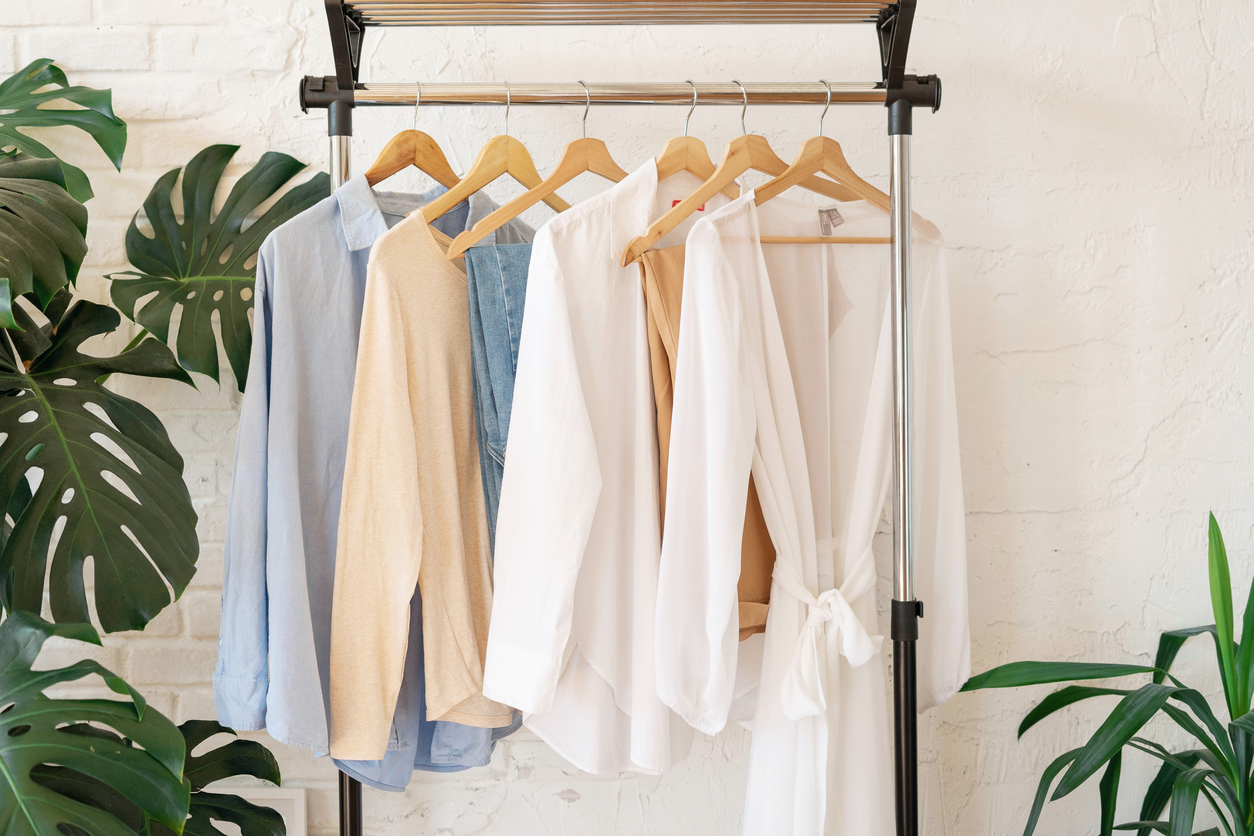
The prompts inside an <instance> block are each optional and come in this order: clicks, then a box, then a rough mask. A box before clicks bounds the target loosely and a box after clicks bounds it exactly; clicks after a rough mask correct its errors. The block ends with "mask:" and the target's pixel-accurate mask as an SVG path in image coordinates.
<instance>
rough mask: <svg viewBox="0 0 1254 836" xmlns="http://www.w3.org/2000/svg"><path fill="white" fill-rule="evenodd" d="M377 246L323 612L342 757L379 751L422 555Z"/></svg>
mask: <svg viewBox="0 0 1254 836" xmlns="http://www.w3.org/2000/svg"><path fill="white" fill-rule="evenodd" d="M378 250H379V247H378V246H376V249H375V252H374V253H372V256H371V262H370V266H369V268H368V270H367V278H366V297H365V303H364V309H363V311H362V322H361V337H360V342H359V344H358V353H357V374H356V378H355V380H354V383H353V393H352V398H353V403H352V413H351V417H350V419H349V431H348V432H349V435H348V456H347V460H346V462H345V467H344V489H343V494H342V497H341V504H340V527H339V541H338V545H337V548H336V563H335V592H334V598H333V600H332V609H331V756H332V757H335V758H339V759H343V760H378V759H380V758H382V757H383V755H384V752H385V751H386V750H387V743H388V736H389V733H390V730H391V726H392V717H393V714H394V713H395V710H396V700H397V696H398V694H399V692H400V687H401V679H402V677H403V676H404V671H405V654H406V651H407V644H408V639H409V617H410V613H409V602H410V599H411V598H412V596H413V594H414V588H415V586H416V584H417V583H418V568H419V565H420V563H421V560H422V544H423V515H422V508H421V507H420V505H419V496H418V452H417V449H418V448H417V441H416V436H415V428H414V423H413V412H412V410H411V407H410V399H409V384H408V372H407V363H406V346H405V331H404V324H403V321H402V319H401V313H400V312H401V310H402V309H401V306H400V304H399V301H398V300H397V298H396V293H395V290H394V287H393V284H392V282H391V281H390V279H389V277H388V275H387V274H386V272H385V271H384V270H382V269H380V268H379V266H378V262H377V260H376V259H375V257H374V256H375V255H377V254H378Z"/></svg>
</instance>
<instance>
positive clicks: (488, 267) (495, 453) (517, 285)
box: [466, 244, 531, 548]
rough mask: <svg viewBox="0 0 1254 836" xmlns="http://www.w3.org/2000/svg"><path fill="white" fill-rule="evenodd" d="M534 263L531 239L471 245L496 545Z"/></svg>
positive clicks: (483, 448)
mask: <svg viewBox="0 0 1254 836" xmlns="http://www.w3.org/2000/svg"><path fill="white" fill-rule="evenodd" d="M530 263H531V244H499V245H490V246H481V247H471V248H470V249H469V250H467V251H466V284H467V286H468V290H469V293H470V356H471V360H472V362H473V363H474V384H475V418H476V420H477V423H478V430H479V469H480V471H481V472H482V474H483V495H484V499H485V500H486V502H487V509H488V534H489V535H490V537H491V538H492V539H491V542H492V544H493V547H494V548H495V545H496V509H497V507H498V506H499V505H500V502H501V479H502V477H503V476H504V474H505V444H506V441H507V440H508V439H509V413H510V405H511V404H512V403H513V401H514V374H515V372H517V370H518V340H519V338H520V337H521V336H522V321H523V303H524V302H525V301H526V298H527V268H528V267H529V266H530Z"/></svg>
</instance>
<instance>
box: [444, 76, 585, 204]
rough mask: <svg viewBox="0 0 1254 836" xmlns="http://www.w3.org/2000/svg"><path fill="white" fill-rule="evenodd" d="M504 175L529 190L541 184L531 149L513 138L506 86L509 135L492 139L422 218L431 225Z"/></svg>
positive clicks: (548, 200) (553, 199) (549, 201)
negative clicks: (458, 180)
mask: <svg viewBox="0 0 1254 836" xmlns="http://www.w3.org/2000/svg"><path fill="white" fill-rule="evenodd" d="M503 174H508V175H509V176H510V177H513V178H514V179H515V180H517V181H518V182H519V183H521V184H522V185H524V186H526V187H527V188H528V189H534V188H535V187H536V186H538V185H540V182H541V179H540V172H538V171H536V164H535V163H534V162H533V161H532V159H531V153H530V152H529V151H527V147H526V146H525V145H523V144H522V143H521V142H519V141H518V140H516V139H514V138H513V137H512V136H510V135H509V85H506V86H505V133H504V134H502V135H501V136H497V137H493V138H492V139H489V140H488V142H487V144H486V145H484V146H483V149H482V150H481V151H480V152H479V156H478V157H476V158H475V162H474V165H472V166H471V167H470V171H467V172H466V176H465V177H463V178H462V181H461V182H460V183H458V184H457V185H456V186H453V187H452V188H451V189H449V190H448V191H447V192H445V193H444V194H442V195H440V196H439V197H437V198H436V199H435V200H433V201H431V202H430V203H428V204H427V205H426V206H424V207H422V217H423V218H424V219H426V221H427V223H428V224H429V223H431V222H432V221H434V220H435V219H436V218H438V217H440V216H441V215H443V214H444V213H445V212H448V211H449V210H450V209H452V208H453V207H455V206H457V205H458V204H459V203H461V202H462V201H463V200H466V199H468V198H469V197H470V196H471V195H472V194H474V193H475V192H477V191H479V190H480V189H482V188H483V187H484V186H486V185H488V184H489V183H491V182H492V181H494V180H496V179H497V178H499V177H500V176H501V175H503ZM543 200H544V202H545V203H547V204H548V205H549V206H551V207H552V208H553V209H554V210H556V211H558V212H565V211H566V210H567V209H569V208H570V204H569V203H567V202H566V201H564V200H562V199H561V198H560V197H558V196H557V195H555V194H551V195H548V196H547V197H545V198H543Z"/></svg>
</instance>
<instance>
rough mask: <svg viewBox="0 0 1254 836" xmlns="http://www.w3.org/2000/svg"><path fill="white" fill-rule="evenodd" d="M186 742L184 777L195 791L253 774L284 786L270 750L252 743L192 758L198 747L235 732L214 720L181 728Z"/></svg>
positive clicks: (242, 742)
mask: <svg viewBox="0 0 1254 836" xmlns="http://www.w3.org/2000/svg"><path fill="white" fill-rule="evenodd" d="M179 731H181V732H182V733H183V737H184V739H185V740H186V741H187V751H188V753H189V754H188V758H187V766H186V768H185V770H184V771H185V774H186V775H187V777H188V780H190V781H191V782H192V789H193V790H194V791H199V790H202V789H204V788H205V787H206V786H208V785H209V784H212V783H213V782H214V781H221V780H222V779H223V778H232V777H235V776H237V775H251V776H253V777H254V778H261V779H262V780H265V781H269V782H270V783H272V784H278V783H281V780H282V779H281V778H280V776H279V762H278V761H277V760H275V759H274V755H273V754H271V753H270V750H269V749H267V748H266V747H265V746H262V745H261V744H260V743H257V742H255V741H252V740H232V741H231V742H229V743H226V744H223V745H222V746H219V747H218V748H216V749H211V750H210V751H208V752H206V753H205V754H203V755H192V754H191V752H193V751H194V750H195V749H196V747H198V746H199V745H200V744H201V743H204V742H205V741H206V740H208V739H209V738H210V737H213V736H214V735H217V734H229V735H232V736H234V735H235V732H234V730H232V729H229V728H227V727H226V726H223V725H221V724H219V723H216V722H214V721H212V720H189V721H188V722H186V723H184V724H183V725H181V726H179Z"/></svg>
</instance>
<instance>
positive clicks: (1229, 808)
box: [962, 514, 1254, 836]
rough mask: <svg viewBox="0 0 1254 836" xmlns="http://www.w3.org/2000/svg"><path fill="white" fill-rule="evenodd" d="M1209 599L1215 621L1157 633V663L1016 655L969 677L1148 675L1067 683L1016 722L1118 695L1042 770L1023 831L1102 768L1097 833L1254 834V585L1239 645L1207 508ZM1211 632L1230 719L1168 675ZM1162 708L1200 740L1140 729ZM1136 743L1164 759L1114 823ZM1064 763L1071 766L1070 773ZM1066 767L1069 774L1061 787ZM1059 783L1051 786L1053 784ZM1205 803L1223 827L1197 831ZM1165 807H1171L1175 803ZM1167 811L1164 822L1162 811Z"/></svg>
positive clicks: (980, 682) (1010, 682) (1016, 682)
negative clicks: (1132, 808)
mask: <svg viewBox="0 0 1254 836" xmlns="http://www.w3.org/2000/svg"><path fill="white" fill-rule="evenodd" d="M1209 566H1210V597H1211V606H1212V608H1213V609H1214V613H1215V623H1214V624H1207V625H1205V626H1202V627H1188V628H1185V629H1182V630H1168V631H1167V632H1165V633H1163V634H1162V636H1161V637H1160V638H1159V640H1158V653H1157V655H1156V656H1155V659H1154V664H1153V666H1147V665H1120V664H1101V663H1091V662H1012V663H1011V664H1008V665H1002V666H1001V667H997V668H993V669H992V670H990V671H986V672H984V673H982V674H978V675H977V676H973V677H971V679H970V680H968V681H967V683H966V685H964V686H963V688H962V690H964V691H979V690H983V689H987V688H1017V687H1020V686H1023V685H1041V684H1045V683H1052V682H1067V681H1077V680H1078V681H1092V680H1098V679H1109V678H1112V677H1123V676H1149V677H1150V681H1149V682H1147V683H1146V684H1144V685H1142V686H1140V687H1139V688H1134V689H1129V688H1107V687H1093V686H1088V685H1068V686H1067V687H1065V688H1063V689H1061V690H1059V691H1055V692H1054V693H1052V694H1050V695H1049V696H1048V697H1046V698H1045V699H1043V700H1041V702H1040V703H1038V704H1037V705H1036V707H1035V708H1033V709H1032V710H1031V711H1029V712H1028V714H1027V716H1026V717H1024V718H1023V722H1022V723H1020V724H1019V736H1020V737H1022V736H1023V734H1024V732H1026V731H1027V730H1028V729H1030V728H1032V726H1034V725H1036V724H1037V723H1039V722H1040V721H1042V720H1044V719H1045V718H1046V717H1048V716H1049V715H1051V714H1053V713H1054V712H1055V711H1058V710H1059V709H1062V708H1065V707H1067V706H1069V705H1072V704H1074V703H1077V702H1080V701H1082V700H1087V699H1090V698H1092V697H1105V696H1118V697H1121V699H1120V700H1119V703H1118V704H1117V705H1116V706H1115V708H1114V710H1113V711H1111V712H1110V714H1109V715H1108V716H1107V717H1106V719H1105V721H1103V722H1102V724H1101V725H1100V726H1099V727H1098V729H1097V731H1095V732H1094V733H1093V735H1092V736H1091V737H1090V738H1089V739H1088V742H1087V743H1085V744H1084V745H1083V746H1080V747H1078V748H1075V749H1072V750H1071V751H1069V752H1066V753H1065V754H1063V755H1061V756H1059V757H1058V758H1057V759H1056V760H1054V762H1053V763H1051V764H1050V765H1049V766H1047V767H1046V768H1045V772H1044V773H1043V774H1042V775H1041V780H1040V784H1039V786H1038V787H1037V791H1036V799H1035V800H1034V802H1033V804H1032V809H1031V811H1030V812H1029V813H1028V822H1027V827H1026V828H1025V829H1024V836H1031V834H1032V833H1033V831H1035V830H1036V824H1037V821H1038V820H1039V818H1040V815H1041V810H1042V808H1044V806H1045V802H1046V800H1047V799H1048V800H1050V801H1057V800H1058V799H1060V798H1062V797H1064V796H1066V795H1068V794H1069V793H1071V792H1072V791H1073V790H1075V789H1076V788H1077V787H1079V786H1080V785H1081V784H1083V783H1084V782H1085V781H1087V780H1088V779H1089V778H1091V777H1093V776H1094V775H1096V774H1097V772H1098V771H1099V770H1102V769H1103V767H1104V768H1105V769H1104V771H1102V776H1101V778H1100V779H1099V783H1098V790H1099V795H1100V798H1101V822H1100V829H1099V832H1100V833H1101V834H1102V836H1110V834H1112V833H1113V831H1116V830H1135V831H1137V834H1138V836H1150V834H1151V833H1155V832H1156V833H1165V834H1168V836H1220V834H1221V832H1222V833H1223V834H1226V836H1252V834H1254V802H1252V800H1251V799H1252V795H1254V793H1251V789H1254V787H1252V786H1251V785H1252V783H1254V774H1252V772H1254V713H1252V712H1251V711H1250V707H1251V700H1252V699H1254V584H1251V587H1250V592H1249V596H1248V598H1247V603H1246V606H1245V612H1244V615H1243V618H1242V630H1241V637H1242V638H1244V639H1248V640H1247V641H1245V642H1244V643H1239V642H1237V641H1236V639H1235V638H1234V636H1233V629H1234V621H1235V619H1234V616H1233V609H1232V580H1231V577H1230V575H1229V571H1228V554H1227V551H1226V550H1225V549H1224V541H1223V535H1222V534H1221V533H1220V531H1219V523H1218V522H1216V520H1215V515H1214V514H1211V516H1210V534H1209ZM1202 634H1208V635H1210V636H1211V637H1212V638H1213V639H1214V642H1215V658H1216V661H1217V664H1218V666H1219V676H1220V679H1221V680H1222V681H1223V689H1224V705H1223V706H1222V708H1221V709H1220V711H1221V712H1225V711H1226V712H1227V715H1228V718H1229V719H1228V721H1227V722H1226V723H1225V722H1224V721H1222V720H1220V719H1219V716H1217V713H1216V711H1215V710H1213V709H1212V708H1211V706H1210V703H1209V702H1208V701H1207V699H1206V698H1205V697H1204V696H1203V695H1202V694H1201V693H1200V692H1199V691H1197V690H1195V689H1193V688H1190V687H1189V686H1188V685H1185V684H1184V683H1183V682H1181V681H1180V680H1179V679H1178V678H1176V677H1175V676H1173V675H1172V674H1171V665H1172V662H1174V661H1175V658H1176V654H1177V653H1179V652H1180V648H1181V647H1182V646H1183V645H1184V643H1185V641H1187V640H1188V639H1189V638H1191V637H1193V636H1199V635H1202ZM1160 713H1161V714H1165V715H1166V716H1167V717H1168V718H1170V719H1171V720H1172V721H1173V722H1174V723H1176V725H1178V726H1179V727H1180V728H1182V729H1184V730H1185V731H1186V732H1187V733H1188V734H1189V735H1190V736H1191V737H1192V738H1193V739H1194V740H1195V741H1196V743H1197V745H1196V746H1193V747H1190V748H1187V749H1182V750H1177V751H1174V752H1173V751H1171V750H1169V749H1168V748H1167V747H1166V746H1163V745H1161V744H1159V743H1156V742H1154V741H1152V740H1149V739H1147V738H1145V737H1141V736H1140V735H1139V733H1140V731H1141V729H1142V728H1143V727H1144V726H1145V724H1146V723H1148V722H1149V721H1150V720H1151V719H1153V718H1154V717H1156V716H1158V715H1159V714H1160ZM1125 749H1133V750H1136V751H1139V752H1143V753H1145V754H1147V755H1149V756H1150V757H1152V758H1154V759H1156V760H1158V761H1159V762H1161V766H1160V767H1159V769H1158V773H1157V774H1156V775H1155V776H1154V779H1153V780H1152V781H1151V782H1150V785H1149V787H1148V788H1147V789H1146V791H1145V795H1144V796H1143V799H1142V802H1141V811H1140V815H1139V816H1138V820H1137V821H1132V822H1126V823H1124V824H1115V802H1116V800H1117V798H1118V794H1119V780H1120V776H1121V772H1122V767H1123V752H1124V750H1125ZM1064 770H1065V771H1064ZM1059 773H1062V778H1061V779H1060V780H1058V784H1057V786H1055V785H1054V781H1055V779H1058V775H1059ZM1051 787H1053V794H1052V795H1051V794H1050V788H1051ZM1202 798H1205V799H1206V803H1207V804H1209V805H1210V807H1211V809H1213V810H1214V811H1215V814H1216V815H1217V816H1218V817H1219V821H1220V827H1222V831H1221V830H1220V827H1213V828H1210V829H1208V830H1205V831H1202V832H1201V833H1198V834H1194V831H1193V822H1194V818H1195V815H1196V812H1197V805H1198V802H1199V801H1200V800H1201V799H1202ZM1168 805H1170V809H1169V810H1168ZM1164 811H1168V815H1167V818H1166V820H1161V819H1160V817H1161V816H1162V815H1163V812H1164Z"/></svg>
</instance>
